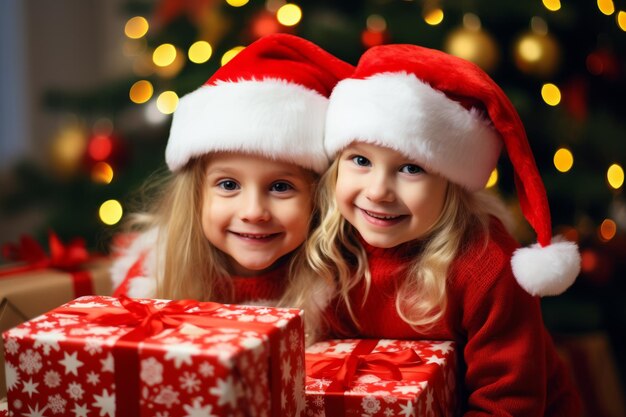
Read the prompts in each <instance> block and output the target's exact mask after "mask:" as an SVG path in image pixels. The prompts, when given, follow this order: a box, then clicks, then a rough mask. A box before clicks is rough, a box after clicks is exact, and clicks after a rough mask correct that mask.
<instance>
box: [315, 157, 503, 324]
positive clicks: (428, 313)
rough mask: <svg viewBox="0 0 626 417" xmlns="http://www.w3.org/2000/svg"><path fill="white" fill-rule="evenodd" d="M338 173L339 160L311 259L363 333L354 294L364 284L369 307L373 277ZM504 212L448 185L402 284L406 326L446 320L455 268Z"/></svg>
mask: <svg viewBox="0 0 626 417" xmlns="http://www.w3.org/2000/svg"><path fill="white" fill-rule="evenodd" d="M337 173H338V159H336V160H335V162H334V163H333V164H332V165H331V167H330V168H329V170H328V171H327V172H326V174H325V175H324V176H323V177H322V179H321V181H320V183H321V186H320V190H319V193H318V206H319V210H320V213H321V220H320V225H319V227H318V228H317V229H316V230H315V231H314V232H313V233H312V234H311V237H310V238H309V239H308V241H307V244H306V258H307V262H308V264H309V268H310V270H311V271H312V273H313V275H317V276H318V277H321V279H323V280H327V281H332V280H335V282H336V286H337V294H338V296H339V298H340V300H341V301H342V302H343V304H345V306H346V307H347V310H348V313H349V315H350V317H351V319H352V321H353V322H354V324H355V325H356V326H357V327H359V323H358V320H357V318H356V316H355V313H354V308H353V305H352V302H351V301H350V291H351V290H352V289H353V288H354V287H355V286H357V285H358V284H359V283H360V282H361V280H364V286H365V296H364V297H363V301H362V302H363V303H365V301H366V299H367V295H368V293H369V290H370V286H371V273H370V270H369V266H368V262H367V254H366V252H365V249H364V248H363V246H362V245H361V243H360V242H359V240H358V237H357V236H358V233H357V231H356V229H355V228H354V227H353V226H352V225H351V224H350V223H348V222H347V221H346V220H345V219H344V218H343V217H342V216H341V213H340V212H339V210H338V208H337V204H336V201H335V197H334V189H335V185H336V183H337ZM505 212H506V210H505V208H504V206H503V204H502V203H501V202H500V200H499V199H497V198H495V196H493V195H492V194H490V193H488V192H485V191H480V192H477V193H470V192H469V191H467V190H465V189H463V188H461V187H460V186H458V185H456V184H453V183H450V182H449V183H448V186H447V190H446V198H445V203H444V206H443V209H442V213H441V214H440V216H439V218H438V220H437V221H436V222H435V224H434V225H433V226H432V227H431V229H430V230H429V231H428V232H427V234H426V235H425V236H424V237H423V238H422V239H420V240H421V244H422V245H421V249H420V254H419V256H417V257H416V258H415V259H414V260H413V261H411V262H410V263H409V264H408V265H407V274H406V279H404V280H403V281H402V282H400V283H399V284H400V285H399V288H398V293H397V295H396V300H395V304H396V311H397V312H398V315H399V316H400V317H401V318H402V319H403V320H404V321H405V322H406V323H408V324H409V325H411V326H412V327H413V328H415V329H416V330H419V329H421V330H424V329H427V328H428V327H430V326H432V325H434V324H435V323H436V322H437V321H438V320H440V319H441V318H442V317H443V314H444V313H445V310H446V304H447V296H446V281H447V273H448V268H449V267H450V264H451V263H452V261H453V260H454V259H455V257H456V255H457V254H458V253H459V250H460V249H462V245H463V242H465V241H467V240H468V239H469V237H470V235H472V234H474V233H476V232H481V231H482V232H484V233H483V235H484V236H488V233H487V232H488V228H489V216H490V215H494V216H496V217H502V216H503V215H504V213H505ZM486 244H487V241H486V240H485V245H486ZM318 279H319V278H318ZM335 330H338V331H339V332H341V331H345V329H335Z"/></svg>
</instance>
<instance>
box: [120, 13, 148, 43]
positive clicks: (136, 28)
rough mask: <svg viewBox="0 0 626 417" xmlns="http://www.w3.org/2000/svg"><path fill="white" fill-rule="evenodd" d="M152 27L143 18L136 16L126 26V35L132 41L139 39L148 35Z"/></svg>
mask: <svg viewBox="0 0 626 417" xmlns="http://www.w3.org/2000/svg"><path fill="white" fill-rule="evenodd" d="M149 28H150V25H149V24H148V21H147V20H146V19H145V18H144V17H142V16H135V17H132V18H130V19H128V22H126V25H125V26H124V34H125V35H126V36H127V37H129V38H131V39H139V38H142V37H143V36H145V35H146V33H148V29H149Z"/></svg>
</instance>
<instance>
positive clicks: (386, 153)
mask: <svg viewBox="0 0 626 417" xmlns="http://www.w3.org/2000/svg"><path fill="white" fill-rule="evenodd" d="M447 184H448V182H447V180H446V179H444V178H443V177H440V176H438V175H432V174H428V173H426V172H425V171H424V170H423V169H422V168H421V167H420V166H419V165H417V164H416V163H415V162H414V161H411V160H409V159H407V158H406V157H405V156H404V155H402V154H401V153H399V152H396V151H394V150H392V149H389V148H385V147H380V146H375V145H370V144H366V143H353V144H352V145H350V146H349V147H348V148H346V149H345V150H344V151H343V152H342V153H341V155H340V159H339V171H338V174H337V186H336V188H335V196H336V200H337V205H338V207H339V211H340V212H341V214H342V215H343V217H344V218H345V219H346V220H347V221H348V222H350V224H352V225H353V226H354V227H355V228H356V229H357V230H358V231H359V233H360V234H361V236H362V237H363V239H365V241H366V242H367V243H369V244H370V245H372V246H375V247H379V248H391V247H394V246H397V245H400V244H402V243H405V242H408V241H411V240H414V239H419V238H420V237H422V236H424V234H425V233H426V232H427V231H428V230H429V229H430V228H431V227H432V226H433V225H434V224H435V222H436V221H437V219H438V218H439V215H440V214H441V212H442V210H443V205H444V200H445V196H446V188H447Z"/></svg>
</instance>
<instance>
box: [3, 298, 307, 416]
mask: <svg viewBox="0 0 626 417" xmlns="http://www.w3.org/2000/svg"><path fill="white" fill-rule="evenodd" d="M3 338H4V346H5V351H6V375H7V388H8V401H9V410H10V411H9V413H10V415H13V416H22V415H27V416H44V415H45V416H76V417H79V416H100V417H104V416H106V417H116V416H129V417H131V416H132V417H144V416H150V417H152V416H154V417H177V416H180V417H186V416H197V417H213V416H226V415H228V416H258V417H269V416H299V415H300V414H301V413H302V411H303V409H304V331H303V324H302V312H301V311H300V310H297V309H284V308H270V307H258V306H241V305H223V304H217V303H204V302H195V301H191V300H182V301H167V300H150V299H129V298H126V297H122V298H120V299H117V298H112V297H98V296H88V297H81V298H78V299H76V300H74V301H73V302H70V303H67V304H64V305H63V306H61V307H59V308H57V309H54V310H52V311H50V312H49V313H47V314H44V315H42V316H39V317H37V318H35V319H33V320H30V321H28V322H26V323H23V324H21V325H19V326H17V327H15V328H13V329H11V330H8V331H6V332H5V333H4V334H3Z"/></svg>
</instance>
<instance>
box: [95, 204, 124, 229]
mask: <svg viewBox="0 0 626 417" xmlns="http://www.w3.org/2000/svg"><path fill="white" fill-rule="evenodd" d="M98 214H99V216H100V220H101V221H102V223H104V224H106V225H108V226H112V225H114V224H117V223H118V222H119V221H120V220H121V219H122V215H123V214H124V210H123V209H122V205H121V204H120V202H119V201H117V200H107V201H105V202H104V203H102V204H101V205H100V210H98Z"/></svg>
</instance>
